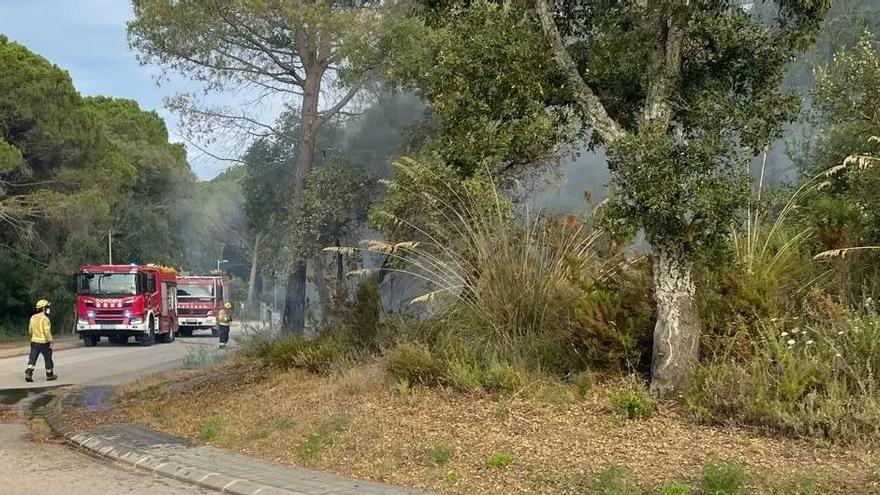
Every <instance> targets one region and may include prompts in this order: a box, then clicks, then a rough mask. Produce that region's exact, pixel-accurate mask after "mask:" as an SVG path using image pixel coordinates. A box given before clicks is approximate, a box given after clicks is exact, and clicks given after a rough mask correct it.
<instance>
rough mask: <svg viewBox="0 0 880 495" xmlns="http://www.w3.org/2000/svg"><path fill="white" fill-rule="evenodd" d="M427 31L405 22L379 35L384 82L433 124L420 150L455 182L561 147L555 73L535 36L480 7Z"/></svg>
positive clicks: (561, 93)
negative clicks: (418, 105)
mask: <svg viewBox="0 0 880 495" xmlns="http://www.w3.org/2000/svg"><path fill="white" fill-rule="evenodd" d="M436 20H438V21H441V20H442V21H441V22H434V20H432V19H427V20H422V19H414V18H407V19H402V20H398V21H397V22H395V23H393V25H392V26H391V27H390V28H389V29H388V30H386V31H385V34H386V36H385V38H384V39H383V40H382V43H383V44H382V47H383V48H384V49H385V50H386V51H387V52H388V53H389V54H390V59H391V60H390V63H389V66H388V68H387V70H386V72H385V74H386V77H388V78H389V79H390V80H392V81H394V82H396V83H398V84H399V85H401V86H403V87H405V88H408V89H414V90H416V91H417V92H418V93H419V94H420V95H421V96H422V97H423V98H424V99H425V101H426V102H427V104H428V108H429V109H430V111H431V112H432V114H433V116H434V117H435V118H436V119H437V121H438V123H439V125H438V133H437V135H436V136H434V137H432V138H429V139H428V141H427V143H426V146H425V149H426V150H428V151H430V152H434V153H436V154H437V156H438V157H439V158H440V160H441V161H442V162H443V163H445V164H447V165H448V166H449V167H450V168H451V169H452V170H454V171H455V172H456V173H457V174H459V175H460V176H462V177H470V176H474V175H479V174H480V173H482V172H484V171H485V168H486V167H489V168H491V170H493V171H498V170H500V169H502V168H509V167H516V166H518V167H525V166H528V165H530V164H534V163H536V162H538V161H539V160H540V159H542V158H545V157H546V155H547V151H548V150H550V149H552V148H554V147H555V146H556V144H557V143H558V142H559V141H561V140H565V139H567V138H568V137H567V134H570V132H568V130H567V129H566V125H565V124H567V123H568V121H569V120H570V118H571V116H570V115H567V114H565V113H564V112H561V111H559V109H558V108H557V106H558V105H560V103H562V102H564V101H565V100H566V99H567V98H568V90H567V86H566V85H565V83H564V81H563V78H562V75H561V71H560V70H559V69H558V68H557V67H556V64H555V62H554V61H553V60H552V59H550V58H549V57H545V56H543V55H544V53H545V42H544V39H543V36H542V35H541V33H540V31H538V30H536V29H535V27H534V25H532V24H531V23H530V22H529V19H528V16H527V15H525V14H524V12H523V10H522V9H520V8H519V7H517V6H515V5H513V4H499V3H492V2H487V1H477V2H474V3H471V4H469V5H468V6H466V7H465V6H461V7H457V8H453V9H450V11H448V12H444V14H443V15H442V17H438V18H437V19H436Z"/></svg>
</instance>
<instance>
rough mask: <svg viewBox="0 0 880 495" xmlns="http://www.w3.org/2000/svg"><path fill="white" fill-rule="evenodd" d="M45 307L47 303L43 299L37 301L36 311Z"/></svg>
mask: <svg viewBox="0 0 880 495" xmlns="http://www.w3.org/2000/svg"><path fill="white" fill-rule="evenodd" d="M47 306H49V301H47V300H45V299H40V300H39V301H37V309H43V308H45V307H47Z"/></svg>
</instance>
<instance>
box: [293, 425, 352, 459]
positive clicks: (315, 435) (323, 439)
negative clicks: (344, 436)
mask: <svg viewBox="0 0 880 495" xmlns="http://www.w3.org/2000/svg"><path fill="white" fill-rule="evenodd" d="M347 428H348V419H347V418H346V417H345V416H344V415H337V416H333V417H332V418H329V419H327V420H325V421H323V422H321V423H320V424H319V425H318V426H317V427H316V428H315V431H313V432H312V433H310V434H309V435H308V436H307V437H306V439H305V441H304V442H303V443H302V445H300V447H299V454H300V457H301V458H302V459H303V460H313V459H316V458H318V457H320V456H321V452H322V451H323V450H324V446H325V445H327V444H330V443H331V442H333V438H334V437H335V436H336V435H338V434H339V433H342V432H343V431H345V430H346V429H347Z"/></svg>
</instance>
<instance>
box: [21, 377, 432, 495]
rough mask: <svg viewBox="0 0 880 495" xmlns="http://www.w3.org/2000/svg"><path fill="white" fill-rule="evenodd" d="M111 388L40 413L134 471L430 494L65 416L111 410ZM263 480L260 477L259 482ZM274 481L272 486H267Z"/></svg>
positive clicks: (229, 486)
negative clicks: (79, 425)
mask: <svg viewBox="0 0 880 495" xmlns="http://www.w3.org/2000/svg"><path fill="white" fill-rule="evenodd" d="M114 395H115V387H86V388H83V389H79V390H73V391H72V393H70V394H68V395H66V396H59V397H56V398H54V399H53V400H52V401H51V402H50V403H49V404H47V405H46V406H44V407H43V408H42V409H40V411H39V412H38V414H41V415H42V416H43V418H44V419H45V420H46V423H47V424H48V425H49V427H50V428H51V429H52V430H53V432H55V433H56V434H57V435H59V436H60V437H63V438H64V439H66V440H67V441H68V442H69V443H70V444H72V445H73V446H75V447H77V448H80V449H83V450H85V451H88V452H91V453H93V454H95V455H97V456H100V457H104V458H106V459H109V460H112V461H115V462H119V463H121V464H126V465H129V466H132V467H135V468H137V469H141V470H144V471H147V472H151V473H155V474H159V475H162V476H167V477H170V478H174V479H176V480H178V481H182V482H185V483H191V484H194V485H198V486H201V487H204V488H208V489H211V490H216V491H218V492H220V493H230V494H235V495H416V494H421V495H428V493H429V492H425V491H422V490H417V489H408V488H403V487H396V486H391V485H385V484H383V483H376V482H371V481H362V480H355V479H349V478H345V477H343V476H339V475H335V474H332V473H321V472H318V471H311V470H307V469H302V468H297V467H292V466H281V465H277V464H274V463H267V462H265V461H259V460H257V459H251V458H248V457H245V456H239V455H237V454H234V453H232V452H228V451H224V450H223V449H215V448H212V447H205V446H197V445H193V444H191V443H190V442H189V441H187V440H185V439H181V438H177V437H172V436H169V435H166V434H164V433H160V432H156V431H153V430H151V429H149V428H146V427H143V426H139V425H133V424H128V423H122V424H118V423H117V424H103V425H101V426H97V427H94V428H90V429H87V430H85V431H74V430H75V429H76V426H75V425H73V424H71V423H70V421H69V419H68V418H69V417H70V415H69V414H67V413H68V412H69V411H70V410H71V409H72V408H75V407H85V408H86V409H88V410H89V411H91V412H96V413H100V412H101V411H107V410H109V409H112V408H113V404H114ZM258 478H262V479H263V480H264V481H265V482H264V481H259V480H258ZM271 483H274V484H271Z"/></svg>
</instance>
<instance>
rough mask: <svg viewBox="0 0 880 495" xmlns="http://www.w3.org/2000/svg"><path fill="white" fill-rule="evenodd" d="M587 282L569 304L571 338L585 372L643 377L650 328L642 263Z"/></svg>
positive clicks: (650, 308) (649, 304)
mask: <svg viewBox="0 0 880 495" xmlns="http://www.w3.org/2000/svg"><path fill="white" fill-rule="evenodd" d="M621 266H622V267H621V268H618V269H615V270H613V271H611V272H609V273H608V274H606V276H605V277H602V278H601V279H599V280H593V281H588V283H587V284H585V287H584V288H583V291H582V292H581V294H580V297H578V299H577V301H576V302H575V303H574V311H575V322H576V325H577V326H576V328H577V330H576V333H577V338H578V340H579V343H580V344H581V345H582V346H583V347H584V357H585V359H586V361H587V363H589V365H590V367H591V368H596V369H606V370H611V371H618V372H627V371H647V370H648V369H649V368H650V365H651V335H652V329H653V327H654V323H655V316H654V301H653V296H652V290H651V271H650V265H649V263H648V260H647V259H642V260H640V261H639V262H637V263H635V264H632V265H629V264H622V265H621Z"/></svg>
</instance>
